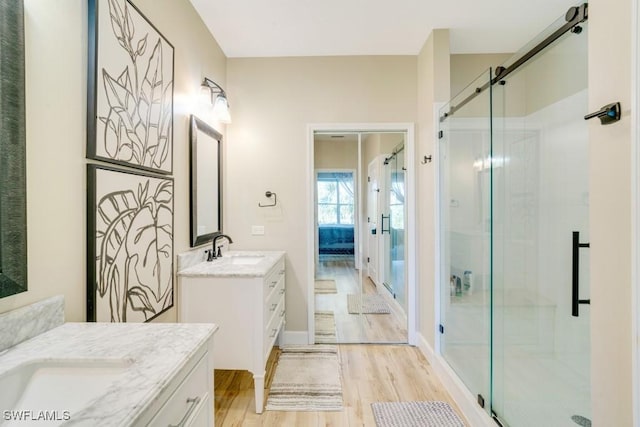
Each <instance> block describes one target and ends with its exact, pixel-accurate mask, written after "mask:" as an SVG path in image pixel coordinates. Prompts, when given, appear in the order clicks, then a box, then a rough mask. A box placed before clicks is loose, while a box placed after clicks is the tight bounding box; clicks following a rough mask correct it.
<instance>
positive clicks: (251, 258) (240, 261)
mask: <svg viewBox="0 0 640 427" xmlns="http://www.w3.org/2000/svg"><path fill="white" fill-rule="evenodd" d="M262 260H264V255H233V256H232V257H231V264H235V265H255V264H257V263H259V262H260V261H262Z"/></svg>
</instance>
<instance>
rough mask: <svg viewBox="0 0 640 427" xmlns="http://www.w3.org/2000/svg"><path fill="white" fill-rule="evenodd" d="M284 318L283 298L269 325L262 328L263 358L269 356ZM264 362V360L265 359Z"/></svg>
mask: <svg viewBox="0 0 640 427" xmlns="http://www.w3.org/2000/svg"><path fill="white" fill-rule="evenodd" d="M284 318H285V306H284V298H282V299H281V300H280V303H279V304H278V307H277V308H276V310H275V313H274V315H273V316H272V317H271V320H270V321H269V324H268V325H267V326H266V327H265V328H264V332H263V333H264V349H263V351H264V353H265V355H266V356H265V357H268V356H269V353H270V352H271V348H272V347H273V344H274V343H275V341H276V338H277V337H278V332H279V331H280V328H282V325H283V324H284ZM265 360H266V359H265Z"/></svg>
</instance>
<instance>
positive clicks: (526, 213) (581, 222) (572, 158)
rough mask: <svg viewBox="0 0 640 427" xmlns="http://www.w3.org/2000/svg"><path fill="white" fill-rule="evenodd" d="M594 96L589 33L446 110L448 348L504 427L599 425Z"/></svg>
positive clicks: (477, 86) (488, 76) (491, 80)
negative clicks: (593, 275)
mask: <svg viewBox="0 0 640 427" xmlns="http://www.w3.org/2000/svg"><path fill="white" fill-rule="evenodd" d="M563 23H564V20H562V21H561V22H558V23H556V24H554V25H553V26H552V27H550V29H549V30H548V31H546V32H545V34H543V35H542V36H541V38H545V36H546V35H548V34H551V33H552V32H553V31H554V30H555V29H557V28H559V26H561V25H562V24H563ZM540 42H541V39H538V40H535V41H534V42H532V44H531V45H530V46H528V47H526V48H525V49H524V50H523V51H530V48H531V47H533V46H537V45H539V43H540ZM522 57H523V55H522V54H519V55H516V56H515V57H514V59H513V60H512V61H510V62H507V63H506V64H503V66H504V67H505V68H507V69H508V68H509V66H510V65H511V64H512V63H514V62H515V61H517V60H518V59H519V58H522ZM587 93H588V92H587V25H586V24H585V23H582V24H580V28H579V30H575V31H571V32H567V33H566V34H564V36H562V37H561V38H559V39H558V40H556V41H555V42H554V43H552V44H551V45H550V46H547V47H546V48H545V49H544V50H543V51H542V52H540V53H538V54H537V55H535V56H534V57H533V58H531V59H529V60H528V61H527V62H526V64H525V65H523V66H521V67H519V68H517V70H515V71H513V72H510V73H509V74H508V76H506V77H504V78H502V79H497V78H496V77H495V70H489V71H488V72H487V73H485V74H483V75H482V76H481V77H480V78H479V79H478V80H476V81H475V82H473V83H472V84H471V85H470V86H469V87H468V88H467V89H466V90H465V91H464V92H463V93H462V94H460V95H459V96H457V97H456V98H454V99H453V100H452V101H451V103H450V104H448V105H446V106H445V107H444V108H443V109H442V111H441V122H440V130H441V131H442V138H441V139H440V145H439V146H440V162H441V167H440V171H441V172H440V192H441V198H440V202H441V230H440V232H441V239H440V242H441V251H442V254H443V255H442V264H441V271H442V275H441V277H442V278H441V288H440V289H441V325H440V333H441V334H440V349H441V353H442V355H443V357H444V358H445V359H446V360H447V362H448V363H449V364H450V366H451V367H452V368H453V369H454V371H455V372H456V373H457V375H458V376H459V377H460V379H461V380H462V381H463V382H464V383H465V385H466V386H467V387H468V389H469V390H470V391H471V392H472V393H473V395H474V396H477V400H478V404H479V405H481V406H482V407H483V408H484V410H485V411H486V412H487V413H488V415H490V416H492V417H494V418H495V419H496V420H498V421H499V422H500V423H501V424H502V425H504V426H510V427H538V426H545V427H555V426H558V427H570V426H587V425H591V424H590V421H589V419H590V417H591V415H590V413H591V408H590V402H591V390H590V329H589V328H590V325H589V320H590V319H589V295H590V292H589V268H588V267H589V216H588V204H589V176H588V166H589V157H588V151H589V150H588V149H589V147H588V132H587V126H586V122H585V120H584V116H585V114H587Z"/></svg>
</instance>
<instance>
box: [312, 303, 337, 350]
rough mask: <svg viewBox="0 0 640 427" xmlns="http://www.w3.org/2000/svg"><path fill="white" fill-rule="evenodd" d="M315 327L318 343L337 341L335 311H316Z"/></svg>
mask: <svg viewBox="0 0 640 427" xmlns="http://www.w3.org/2000/svg"><path fill="white" fill-rule="evenodd" d="M315 329H316V333H315V337H316V344H335V343H337V338H336V319H335V317H334V315H333V311H316V312H315Z"/></svg>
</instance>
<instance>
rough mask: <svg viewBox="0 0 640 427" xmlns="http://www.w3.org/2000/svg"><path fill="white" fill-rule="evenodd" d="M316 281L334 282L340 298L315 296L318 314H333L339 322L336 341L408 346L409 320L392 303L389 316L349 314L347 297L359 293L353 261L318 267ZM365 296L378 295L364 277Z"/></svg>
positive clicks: (323, 295) (325, 295)
mask: <svg viewBox="0 0 640 427" xmlns="http://www.w3.org/2000/svg"><path fill="white" fill-rule="evenodd" d="M316 277H317V278H327V279H334V280H335V281H336V287H337V289H338V293H337V294H316V296H315V303H316V307H315V310H316V311H333V312H334V316H335V321H336V338H337V342H338V343H339V344H345V343H406V342H407V319H406V317H405V315H404V313H403V312H402V311H401V310H400V309H398V308H397V307H396V306H395V305H394V304H393V301H390V304H389V305H390V307H391V313H390V314H349V312H348V310H347V294H356V293H358V292H359V284H358V271H357V270H356V269H355V268H354V263H353V259H351V260H349V261H326V262H320V263H319V264H318V271H317V272H316ZM362 286H363V290H364V293H375V292H377V290H376V286H375V284H374V283H373V282H372V281H371V279H369V278H368V277H366V275H363V279H362Z"/></svg>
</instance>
